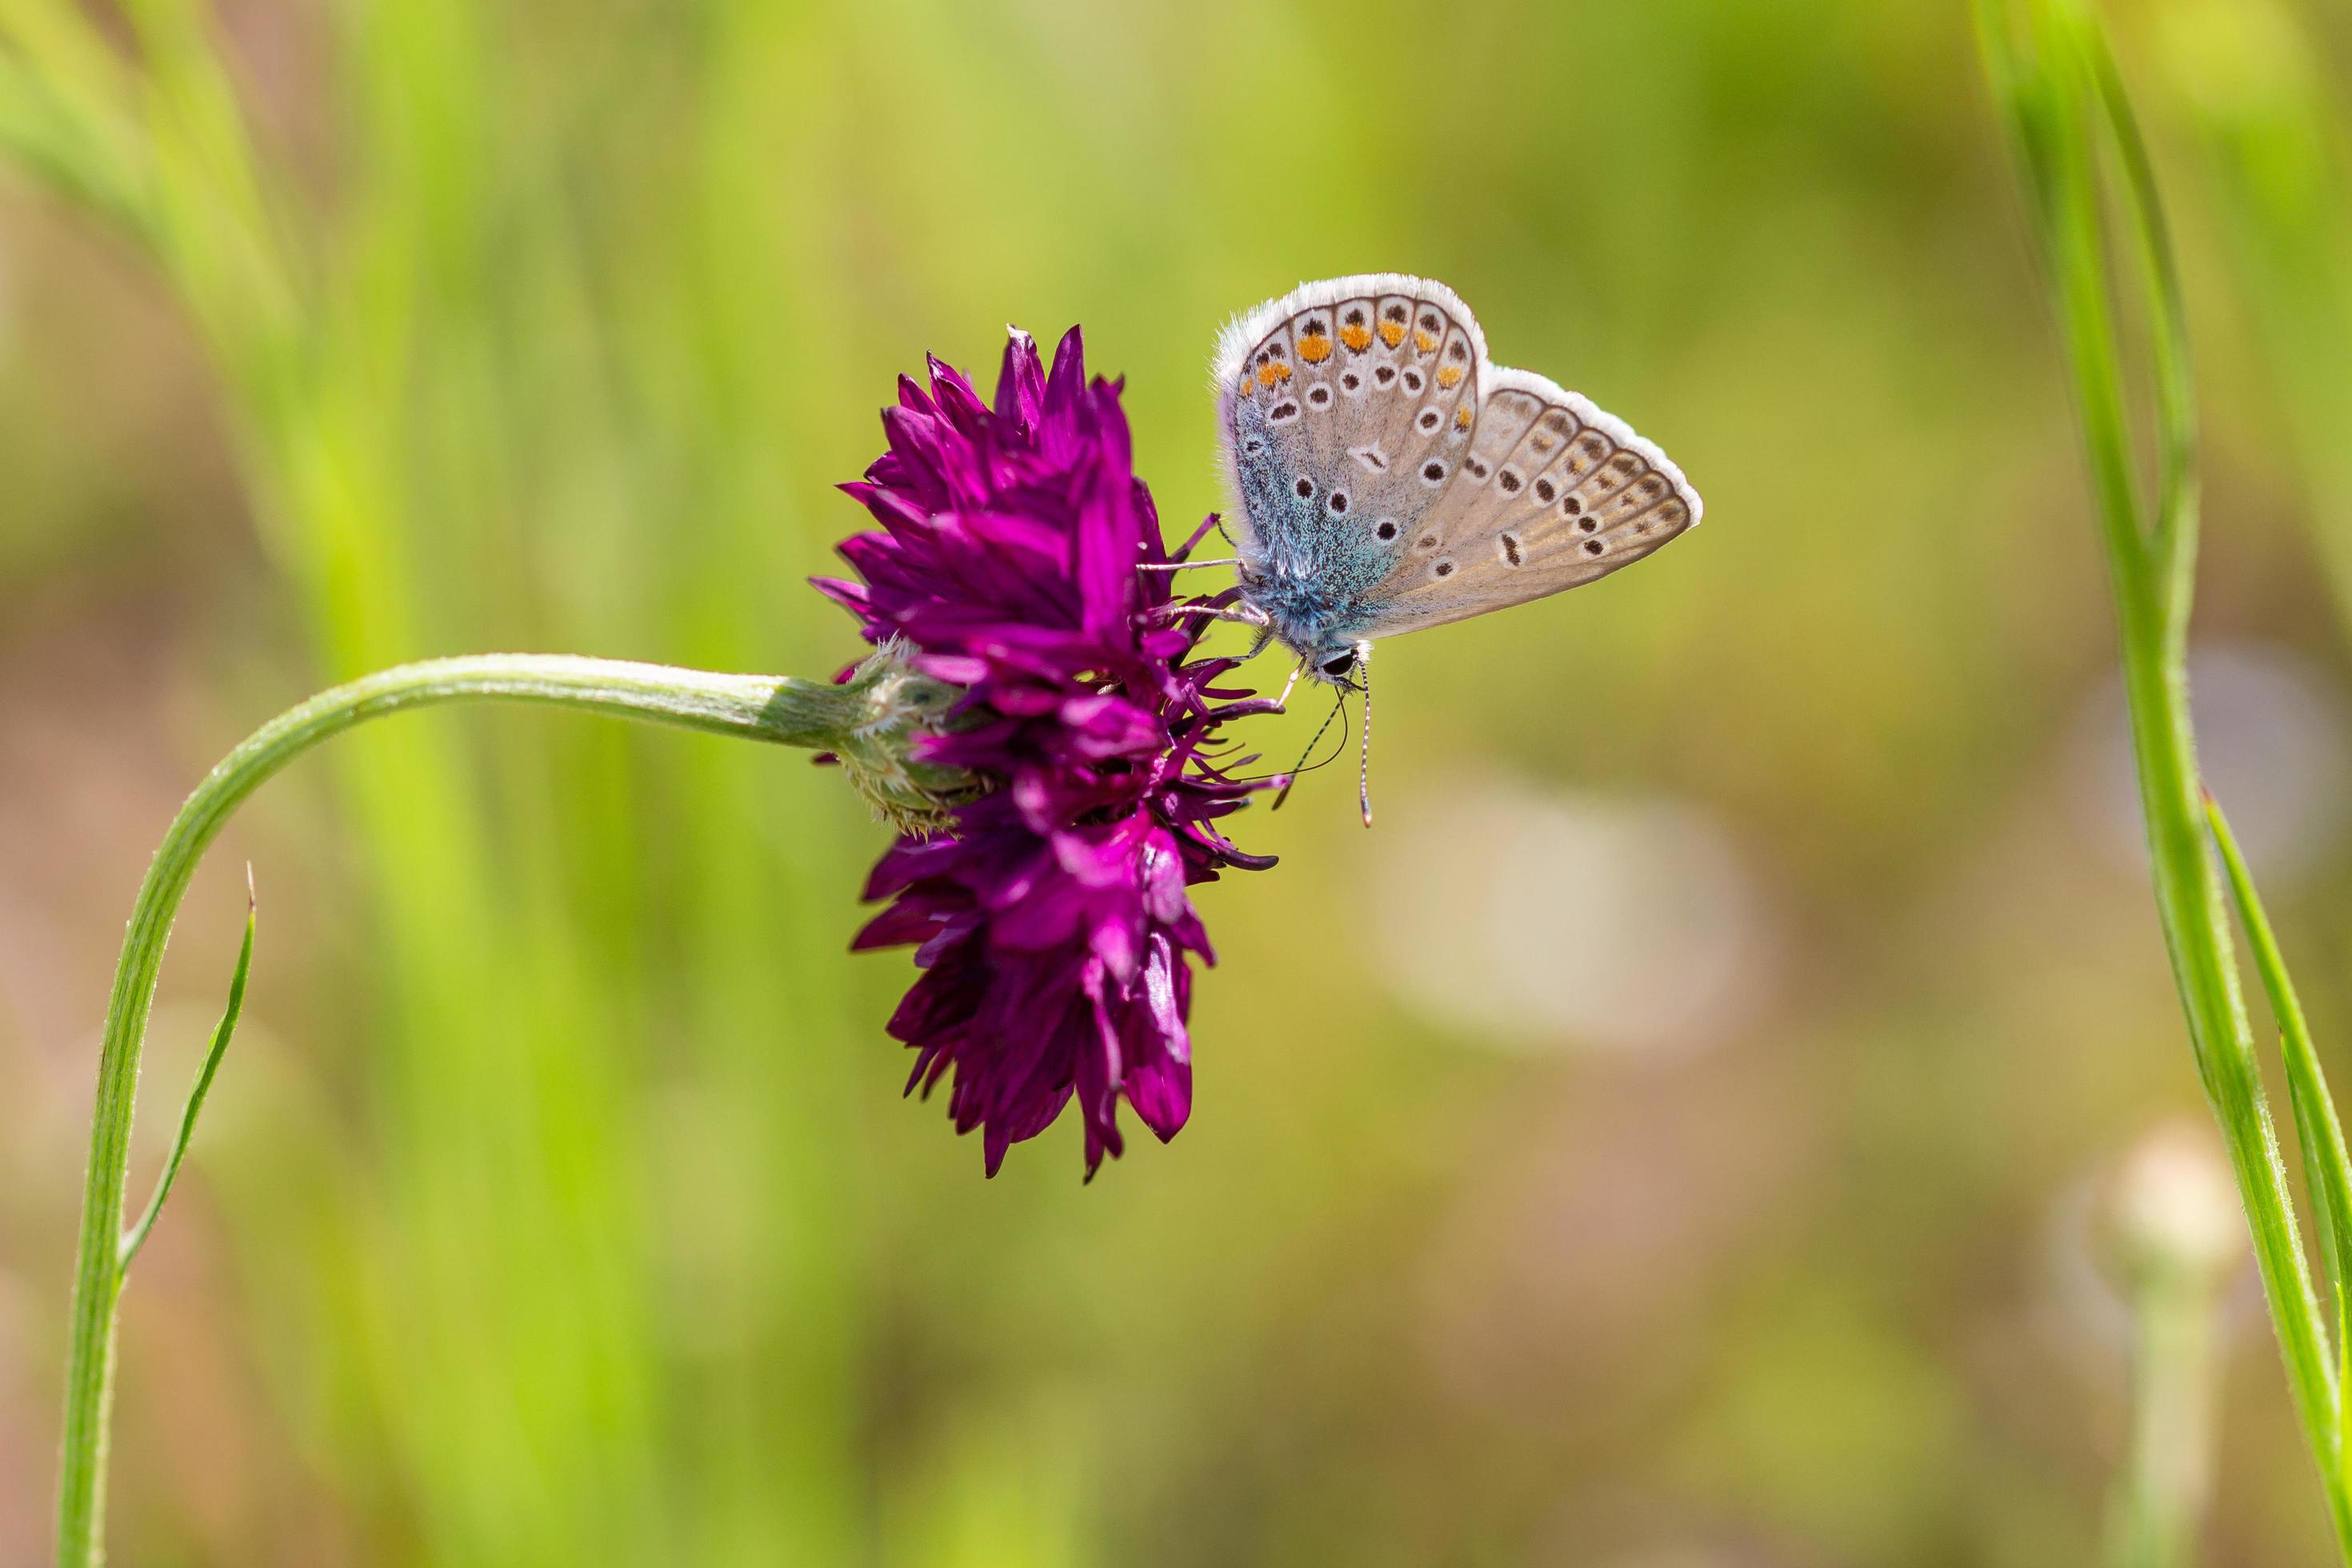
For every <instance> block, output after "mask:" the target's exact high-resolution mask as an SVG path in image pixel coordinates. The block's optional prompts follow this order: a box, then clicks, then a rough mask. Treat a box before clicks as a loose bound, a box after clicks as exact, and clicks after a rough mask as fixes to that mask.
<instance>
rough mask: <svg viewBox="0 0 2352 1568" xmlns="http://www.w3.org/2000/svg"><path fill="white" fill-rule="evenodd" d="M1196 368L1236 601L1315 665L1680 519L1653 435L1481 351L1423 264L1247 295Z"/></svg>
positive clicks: (1685, 523) (1669, 533) (1560, 573)
mask: <svg viewBox="0 0 2352 1568" xmlns="http://www.w3.org/2000/svg"><path fill="white" fill-rule="evenodd" d="M1214 374H1215V377H1216V385H1217V395H1218V425H1219V431H1218V434H1219V437H1220V439H1221V441H1222V443H1223V449H1224V456H1225V460H1226V465H1227V469H1228V473H1229V475H1230V477H1231V479H1232V481H1233V488H1234V492H1235V497H1236V500H1237V501H1238V503H1239V504H1238V506H1237V508H1236V511H1235V517H1236V520H1237V521H1238V523H1239V528H1238V530H1237V534H1236V538H1235V552H1236V554H1237V556H1238V557H1239V560H1240V568H1239V571H1240V579H1239V587H1240V595H1241V600H1242V604H1243V606H1244V612H1245V613H1246V614H1248V615H1249V616H1251V618H1253V619H1255V620H1256V621H1257V622H1258V623H1259V624H1260V625H1262V626H1264V627H1265V629H1266V631H1267V632H1268V633H1270V634H1271V635H1272V636H1274V637H1279V638H1281V640H1282V641H1283V642H1284V643H1285V644H1286V645H1288V646H1289V647H1291V648H1293V649H1294V650H1296V651H1297V653H1298V654H1299V655H1300V656H1301V658H1302V659H1303V660H1304V662H1305V667H1306V668H1307V670H1308V672H1309V673H1311V674H1313V675H1315V676H1316V677H1317V678H1318V679H1325V680H1329V681H1332V682H1334V683H1335V684H1346V683H1347V681H1348V679H1349V671H1350V670H1351V669H1352V668H1354V666H1355V664H1356V663H1357V662H1359V661H1360V659H1361V658H1363V657H1364V655H1365V654H1366V653H1367V652H1368V650H1369V647H1370V642H1371V641H1372V639H1374V638H1377V637H1387V636H1391V635H1393V634H1396V633H1399V632H1404V631H1412V630H1416V629H1418V628H1420V627H1423V626H1439V625H1443V624H1444V623H1445V622H1447V621H1454V620H1461V619H1464V618H1465V617H1466V616H1475V615H1481V614H1484V613H1485V612H1486V611H1488V610H1494V609H1501V608H1504V607H1506V606H1507V605H1515V604H1521V603H1524V602H1526V601H1527V600H1529V599H1535V598H1541V597H1543V596H1545V595H1549V594H1555V593H1559V592H1560V591H1562V590H1564V589H1567V588H1571V587H1574V586H1576V585H1578V584H1581V583H1588V582H1591V581H1592V580H1593V579H1595V578H1597V577H1601V576H1604V575H1606V574H1608V573H1610V572H1612V571H1614V570H1616V569H1617V568H1618V567H1619V566H1622V565H1624V564H1626V563H1629V562H1632V561H1635V560H1638V559H1640V558H1641V557H1642V556H1643V555H1646V554H1648V553H1649V552H1651V551H1653V550H1655V549H1656V548H1657V547H1658V546H1659V545H1661V544H1663V543H1664V542H1666V541H1667V540H1669V539H1672V538H1674V537H1675V535H1676V534H1678V533H1681V532H1683V531H1685V530H1686V529H1688V528H1690V527H1692V526H1694V525H1695V524H1696V523H1697V521H1699V517H1700V513H1701V504H1700V501H1699V498H1698V495H1697V493H1696V491H1695V490H1693V489H1691V487H1690V485H1689V483H1688V481H1687V480H1685V479H1684V478H1683V475H1682V471H1681V470H1680V469H1679V468H1675V465H1674V464H1673V463H1672V462H1671V461H1669V460H1668V459H1667V458H1666V456H1665V454H1664V453H1663V452H1661V451H1659V450H1658V448H1657V447H1654V446H1652V445H1651V444H1650V443H1649V442H1647V441H1644V440H1643V439H1642V438H1641V437H1638V436H1636V435H1634V434H1633V431H1632V430H1630V429H1628V428H1627V427H1626V426H1624V424H1623V423H1622V421H1619V420H1617V419H1615V418H1613V417H1612V416H1609V415H1607V414H1604V413H1602V412H1601V411H1600V410H1599V409H1597V408H1595V407H1594V406H1593V405H1591V403H1589V402H1587V401H1586V400H1585V399H1584V398H1582V397H1581V396H1579V395H1577V394H1575V393H1572V392H1569V391H1566V390H1564V389H1562V388H1560V387H1559V386H1558V385H1556V384H1553V383H1551V382H1549V381H1548V380H1546V379H1545V378H1543V377H1541V376H1538V375H1534V374H1529V373H1528V372H1525V371H1516V370H1509V369H1506V368H1504V367H1502V366H1498V365H1495V364H1493V363H1489V361H1488V360H1487V357H1486V339H1485V336H1484V334H1483V333H1482V332H1481V331H1480V330H1479V327H1478V324H1477V321H1475V318H1473V317H1472V316H1471V314H1470V312H1469V310H1468V309H1467V308H1466V307H1465V306H1464V305H1463V303H1462V301H1461V300H1459V299H1458V298H1456V297H1455V295H1454V292H1453V291H1452V290H1451V289H1447V288H1445V287H1444V285H1443V284H1440V283H1436V282H1433V281H1431V280H1429V279H1421V278H1412V277H1408V276H1405V275H1403V274H1400V273H1370V274H1364V275H1360V276H1358V277H1352V278H1341V279H1332V280H1331V281H1328V282H1325V283H1313V284H1308V285H1306V286H1305V287H1303V288H1301V289H1297V290H1296V291H1294V292H1292V293H1290V294H1287V295H1285V296H1283V297H1282V298H1281V299H1278V300H1269V301H1268V302H1267V303H1265V304H1264V305H1262V306H1260V307H1258V309H1256V310H1253V311H1250V312H1249V313H1248V314H1246V315H1245V316H1244V317H1242V318H1241V319H1239V320H1238V321H1235V322H1234V324H1233V325H1232V326H1231V327H1229V328H1227V329H1226V331H1225V333H1224V336H1223V339H1222V340H1221V341H1220V342H1219V344H1218V350H1217V360H1216V366H1215V371H1214Z"/></svg>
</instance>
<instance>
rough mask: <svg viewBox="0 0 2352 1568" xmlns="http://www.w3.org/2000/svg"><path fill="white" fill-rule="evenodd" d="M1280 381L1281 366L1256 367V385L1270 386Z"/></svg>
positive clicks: (1263, 365) (1264, 365)
mask: <svg viewBox="0 0 2352 1568" xmlns="http://www.w3.org/2000/svg"><path fill="white" fill-rule="evenodd" d="M1281 379H1282V366H1280V365H1278V364H1262V365H1260V366H1258V367H1257V384H1259V385H1260V386H1272V385H1273V384H1275V383H1276V382H1277V381H1280V380H1281Z"/></svg>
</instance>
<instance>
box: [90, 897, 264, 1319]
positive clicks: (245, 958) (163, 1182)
mask: <svg viewBox="0 0 2352 1568" xmlns="http://www.w3.org/2000/svg"><path fill="white" fill-rule="evenodd" d="M259 912H260V906H259V904H258V903H257V901H256V900H255V899H254V896H253V872H252V869H251V868H247V871H246V892H245V942H244V944H243V945H242V946H240V947H239V948H238V949H237V953H236V973H235V974H232V975H230V976H229V982H228V1006H227V1008H226V1010H225V1011H224V1012H223V1013H222V1014H221V1021H220V1026H219V1027H218V1028H216V1029H215V1030H214V1031H213V1043H212V1045H211V1047H209V1048H207V1049H206V1050H205V1065H204V1066H203V1067H201V1068H197V1069H196V1082H195V1087H194V1088H193V1089H189V1090H188V1104H187V1109H185V1110H183V1111H181V1112H180V1131H178V1132H177V1133H176V1134H175V1135H173V1139H172V1152H171V1154H170V1156H169V1157H168V1158H166V1159H165V1160H164V1162H163V1174H162V1175H161V1176H159V1177H158V1178H156V1182H155V1195H154V1196H153V1197H152V1198H149V1199H148V1200H147V1211H146V1212H145V1213H144V1214H142V1215H140V1216H139V1223H138V1224H137V1225H134V1226H131V1229H130V1230H129V1232H127V1233H126V1234H125V1235H124V1236H123V1237H122V1245H121V1247H119V1248H118V1249H117V1250H116V1252H115V1265H114V1267H115V1268H116V1270H117V1272H118V1273H120V1272H122V1271H125V1270H128V1269H129V1268H130V1267H131V1259H132V1258H136V1257H138V1256H139V1249H140V1248H141V1247H144V1246H146V1245H147V1233H148V1232H149V1231H151V1230H153V1229H154V1228H155V1221H156V1219H157V1217H158V1216H160V1215H162V1214H163V1200H164V1199H165V1198H168V1197H170V1196H171V1195H172V1184H173V1181H175V1180H177V1179H178V1177H179V1174H180V1162H181V1161H183V1160H184V1159H186V1158H187V1155H188V1141H189V1140H190V1139H191V1138H194V1136H195V1133H196V1117H197V1115H198V1114H199V1113H200V1112H201V1111H203V1110H204V1108H205V1095H207V1094H209V1093H211V1092H212V1087H213V1077H214V1075H215V1074H216V1073H218V1072H219V1071H220V1065H221V1058H223V1057H225V1056H226V1055H228V1042H229V1037H230V1036H232V1035H234V1034H236V1021H237V1018H238V1016H240V1015H241V1014H243V1013H244V1011H245V982H246V977H247V975H249V974H251V973H253V931H254V925H255V922H256V917H257V915H258V914H259Z"/></svg>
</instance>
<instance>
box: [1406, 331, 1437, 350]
mask: <svg viewBox="0 0 2352 1568" xmlns="http://www.w3.org/2000/svg"><path fill="white" fill-rule="evenodd" d="M1412 346H1413V347H1415V348H1417V349H1419V350H1420V351H1421V352H1422V353H1425V354H1433V353H1436V352H1437V338H1436V336H1435V334H1433V333H1431V332H1424V331H1422V330H1421V329H1420V328H1419V327H1415V328H1414V329H1413V330H1412Z"/></svg>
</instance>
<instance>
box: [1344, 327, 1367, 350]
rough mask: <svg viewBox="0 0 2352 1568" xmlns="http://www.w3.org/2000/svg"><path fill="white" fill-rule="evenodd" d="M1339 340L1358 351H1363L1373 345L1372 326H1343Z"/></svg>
mask: <svg viewBox="0 0 2352 1568" xmlns="http://www.w3.org/2000/svg"><path fill="white" fill-rule="evenodd" d="M1339 341H1340V342H1343V343H1345V344H1347V345H1348V346H1349V348H1350V349H1353V350H1354V351H1355V352H1356V353H1363V352H1364V351H1365V350H1366V349H1368V348H1370V347H1371V346H1372V330H1371V329H1370V327H1341V328H1340V329H1339Z"/></svg>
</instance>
